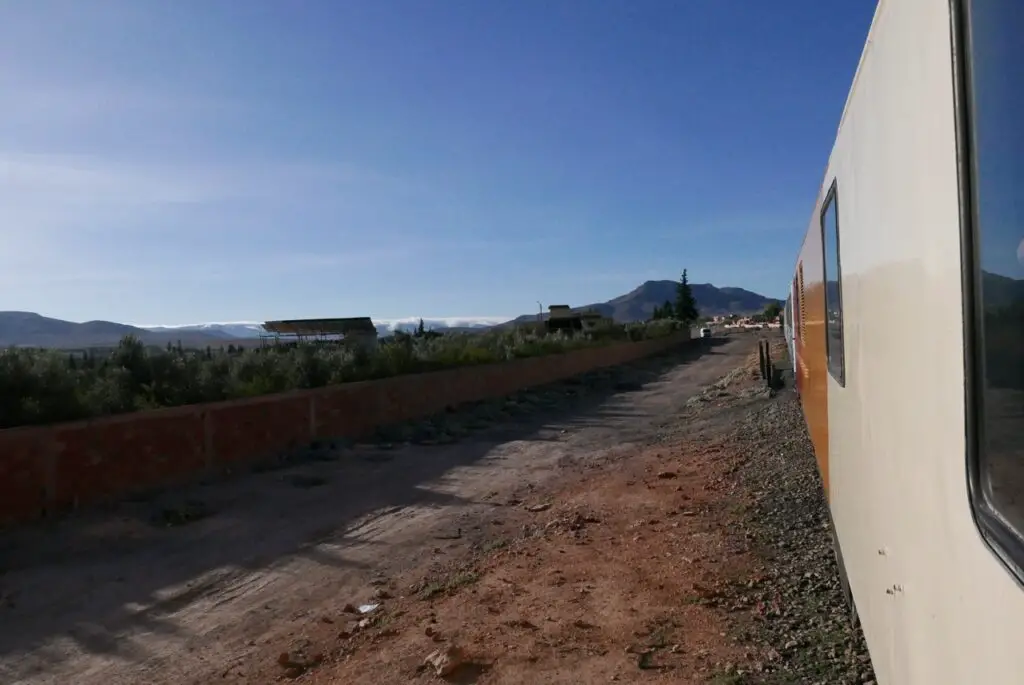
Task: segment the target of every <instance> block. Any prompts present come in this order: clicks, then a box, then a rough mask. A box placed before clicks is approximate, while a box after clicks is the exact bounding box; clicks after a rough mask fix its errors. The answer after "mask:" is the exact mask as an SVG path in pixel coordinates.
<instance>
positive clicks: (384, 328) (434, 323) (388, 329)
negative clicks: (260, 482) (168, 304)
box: [139, 316, 506, 340]
mask: <svg viewBox="0 0 1024 685" xmlns="http://www.w3.org/2000/svg"><path fill="white" fill-rule="evenodd" d="M505 320H506V319H505V318H504V317H500V316H498V317H449V318H441V319H428V318H424V319H423V325H424V327H426V328H428V329H430V330H435V331H459V330H477V329H481V328H487V327H489V326H494V325H497V324H499V323H501V322H502V321H505ZM373 323H374V325H375V326H376V327H377V334H378V335H380V336H385V335H388V334H390V333H393V332H394V331H405V332H412V331H415V330H416V328H417V327H418V326H419V325H420V319H419V318H418V317H408V318H405V319H375V320H374V322H373ZM139 328H144V329H146V330H147V331H152V332H154V333H175V332H179V333H181V332H189V333H202V334H205V335H209V336H213V337H217V338H223V339H225V340H231V339H239V338H241V339H251V338H258V337H259V335H260V333H261V332H263V325H262V322H257V321H232V322H226V323H197V324H184V325H180V326H139Z"/></svg>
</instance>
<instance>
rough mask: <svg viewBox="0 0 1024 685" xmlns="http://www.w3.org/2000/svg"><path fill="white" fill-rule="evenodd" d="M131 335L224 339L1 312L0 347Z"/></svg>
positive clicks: (98, 341)
mask: <svg viewBox="0 0 1024 685" xmlns="http://www.w3.org/2000/svg"><path fill="white" fill-rule="evenodd" d="M126 335H134V336H136V337H138V338H139V339H140V340H141V341H142V342H144V343H146V344H147V345H159V346H161V347H162V346H164V345H166V344H167V343H172V344H173V343H177V342H178V341H179V340H180V341H181V344H182V345H185V346H187V347H206V346H208V345H210V346H220V345H223V344H225V339H224V338H222V337H218V336H215V335H210V334H206V333H202V332H199V331H170V332H168V331H150V330H147V329H145V328H139V327H138V326H129V325H127V324H123V323H114V322H112V321H86V322H85V323H75V322H73V321H64V320H62V319H53V318H50V317H48V316H42V315H40V314H36V313H34V312H0V347H51V348H60V349H82V348H86V347H108V346H111V345H116V344H117V343H118V342H119V341H120V340H121V338H123V337H124V336H126Z"/></svg>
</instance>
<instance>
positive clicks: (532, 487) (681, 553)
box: [0, 335, 756, 685]
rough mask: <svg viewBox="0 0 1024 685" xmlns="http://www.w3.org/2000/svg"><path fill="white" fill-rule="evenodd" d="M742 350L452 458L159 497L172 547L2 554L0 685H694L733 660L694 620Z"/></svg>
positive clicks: (729, 546)
mask: <svg viewBox="0 0 1024 685" xmlns="http://www.w3.org/2000/svg"><path fill="white" fill-rule="evenodd" d="M755 340H756V337H755V336H751V335H739V336H735V337H732V338H728V339H725V340H721V341H716V343H717V344H716V345H711V346H709V347H707V348H704V349H703V350H702V351H701V352H700V353H699V354H698V355H694V354H693V353H688V354H687V355H685V356H679V357H676V358H669V359H660V360H649V361H645V362H642V363H638V364H636V365H633V366H632V367H631V369H627V372H626V375H627V376H628V378H625V380H623V381H621V382H618V383H617V384H616V389H615V391H614V392H611V393H610V394H608V395H606V396H602V397H599V398H595V399H594V400H593V401H592V402H591V403H590V404H586V403H584V404H582V405H577V406H574V408H572V409H571V410H567V411H562V413H558V412H557V411H555V410H551V411H552V413H550V415H544V416H539V417H533V418H530V419H529V420H528V421H525V422H523V421H520V422H519V423H518V424H516V425H495V426H492V427H491V428H490V429H487V430H486V431H484V432H483V433H480V434H478V435H475V436H473V437H470V438H468V439H466V440H464V441H462V442H460V443H457V444H454V445H445V446H434V447H415V446H407V447H402V448H399V449H393V450H382V449H377V448H356V449H354V450H348V451H347V452H346V453H345V454H344V455H343V457H342V458H341V459H340V460H336V461H324V462H321V463H315V464H309V465H305V466H301V467H297V468H296V469H293V470H292V471H290V472H287V473H284V474H282V473H268V474H259V475H256V476H252V477H249V478H245V479H240V480H239V481H237V482H232V483H222V484H214V485H209V486H206V487H204V488H196V489H192V490H190V491H188V492H183V493H174V494H173V496H171V495H169V497H172V498H177V499H179V500H181V501H182V502H186V504H185V505H182V504H181V503H180V502H179V503H178V504H177V505H176V510H178V511H181V510H183V509H185V510H187V509H188V507H189V506H193V505H192V504H188V501H191V502H193V503H194V502H196V501H198V502H200V503H201V504H202V506H201V507H200V509H203V513H202V516H197V517H196V518H197V520H196V521H195V522H192V523H189V525H185V526H183V527H173V528H167V527H165V528H159V527H154V526H153V525H152V523H151V522H147V521H146V520H144V519H142V518H141V517H140V515H139V512H141V511H143V510H145V511H147V512H148V511H150V509H152V507H153V506H154V503H152V502H146V503H135V504H132V503H127V504H125V505H123V506H121V507H119V508H117V509H116V510H115V511H112V512H96V513H95V514H93V515H90V516H82V517H77V518H75V519H70V520H68V521H65V522H62V523H60V524H57V525H54V526H49V527H36V528H30V529H24V530H21V531H15V532H9V533H4V534H3V535H2V536H0V556H2V558H3V559H4V563H5V568H6V569H7V570H6V573H4V575H3V576H0V587H2V588H3V595H2V598H3V599H4V600H5V602H0V682H4V683H31V684H33V685H34V684H43V683H61V684H63V683H70V682H73V683H76V685H123V684H126V683H147V684H148V685H170V684H172V683H174V684H178V683H204V684H205V683H211V682H226V683H232V682H234V683H269V682H277V681H291V682H307V683H338V684H341V683H353V682H364V683H375V684H381V685H384V684H387V683H406V682H428V681H431V680H438V681H439V682H444V681H443V680H440V677H439V676H438V675H437V673H436V668H435V667H434V666H433V665H427V664H426V661H425V660H426V659H427V657H428V656H429V655H430V654H431V653H432V652H434V651H435V650H442V651H444V650H447V649H453V650H454V651H453V656H454V657H455V659H454V660H455V662H456V663H457V664H458V668H456V669H455V670H454V672H453V673H450V674H447V675H446V676H445V680H447V681H448V682H452V683H481V684H483V683H589V682H609V681H615V682H624V683H627V682H640V681H644V682H665V683H668V682H671V683H691V682H692V683H699V682H709V681H712V679H713V678H715V677H718V676H717V675H716V674H721V673H723V672H724V671H726V670H734V669H729V668H727V667H728V666H730V665H731V666H734V667H737V666H738V667H742V665H743V664H745V663H746V662H747V661H748V656H750V657H751V658H753V657H754V656H756V655H748V654H747V650H746V649H745V648H743V647H741V646H740V645H739V644H737V643H736V642H735V641H733V640H732V639H731V638H728V637H726V627H725V626H726V613H725V612H727V611H729V610H730V607H722V606H716V605H720V604H721V603H722V602H716V601H715V599H714V598H715V597H716V596H717V593H718V589H719V588H720V587H723V586H724V585H725V584H728V583H730V582H732V581H735V580H740V579H744V578H747V577H748V575H749V569H750V568H751V567H750V554H749V553H748V551H747V550H746V549H745V547H746V545H745V544H744V542H743V539H742V536H739V537H737V536H735V535H733V536H731V537H729V536H728V535H727V534H726V532H725V531H727V527H728V526H730V524H731V523H732V522H733V521H734V520H735V512H736V510H737V507H741V506H743V503H744V496H743V495H742V494H741V493H740V492H739V491H736V490H735V489H734V485H732V480H731V478H730V473H731V472H732V469H733V468H734V464H735V463H736V459H737V458H738V457H737V455H736V454H735V453H734V451H733V449H734V448H733V447H731V446H730V443H729V442H728V441H726V440H724V439H722V438H721V435H723V434H724V431H725V429H726V428H727V427H728V426H729V425H730V423H729V421H730V419H729V414H728V412H729V411H730V410H729V408H728V407H725V408H722V409H720V410H719V409H716V407H717V405H719V404H724V402H722V401H719V400H718V399H716V398H718V397H719V395H718V394H716V391H714V389H713V388H709V386H710V385H711V384H712V383H714V382H715V381H716V380H719V379H721V378H723V377H725V376H729V377H730V379H731V380H730V383H731V384H732V385H731V386H730V389H731V390H733V391H735V390H736V388H737V387H741V386H742V387H749V388H750V390H751V391H756V390H755V385H756V383H755V381H754V380H753V379H752V375H753V374H752V373H751V372H750V361H749V360H750V353H751V351H752V350H753V349H755ZM755 359H756V353H755ZM743 365H745V370H743V371H736V370H737V368H738V367H741V366H743ZM755 366H756V363H755ZM730 372H732V373H730ZM630 374H632V375H630ZM695 397H696V400H695ZM588 401H589V400H588ZM133 507H134V508H133ZM136 509H138V511H136ZM709 600H710V601H709ZM364 603H374V604H378V605H379V606H378V607H377V608H376V609H374V610H373V611H371V612H369V613H367V614H366V615H365V616H362V615H358V614H357V613H353V612H354V611H355V612H357V611H358V607H359V605H361V604H364ZM732 608H741V607H732ZM720 682H723V683H725V682H730V681H729V680H720Z"/></svg>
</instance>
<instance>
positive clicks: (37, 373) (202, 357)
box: [0, 321, 680, 428]
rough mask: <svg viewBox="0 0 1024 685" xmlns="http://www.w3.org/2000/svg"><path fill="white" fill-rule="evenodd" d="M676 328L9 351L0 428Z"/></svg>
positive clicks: (134, 343) (514, 355)
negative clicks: (374, 342)
mask: <svg viewBox="0 0 1024 685" xmlns="http://www.w3.org/2000/svg"><path fill="white" fill-rule="evenodd" d="M678 330H680V326H679V325H678V324H677V323H676V322H672V321H654V322H650V323H642V324H629V325H625V326H611V327H608V328H607V329H604V330H601V331H597V332H595V333H592V334H577V335H567V334H564V333H558V334H551V335H544V334H543V333H538V332H536V331H532V332H531V331H522V330H508V331H488V332H485V333H482V334H451V335H441V336H433V335H419V336H411V335H406V334H396V335H394V336H393V337H391V338H388V339H385V340H383V341H381V343H380V345H379V346H378V348H377V349H376V350H375V351H368V350H366V349H364V348H360V347H355V346H351V345H346V344H344V343H331V344H314V343H309V344H299V345H277V346H268V347H264V348H259V349H242V348H234V347H232V349H230V350H224V351H221V350H211V349H209V348H207V349H205V350H183V349H180V348H175V347H174V346H168V348H167V349H166V350H160V351H153V350H151V349H148V348H146V347H145V346H144V345H143V343H142V342H141V341H139V340H138V339H136V338H134V337H132V336H128V337H126V338H125V339H124V340H122V341H121V343H120V344H119V345H118V346H117V347H116V348H114V349H113V350H111V351H108V352H106V353H103V354H101V353H99V352H96V351H86V352H84V353H82V352H78V353H74V354H69V353H67V352H63V351H59V350H35V349H22V348H11V349H8V350H3V351H0V428H12V427H15V426H24V425H40V424H50V423H57V422H61V421H72V420H77V419H85V418H90V417H98V416H106V415H109V414H121V413H127V412H133V411H141V410H145V409H154V408H158V407H174V406H180V405H185V404H197V403H201V402H216V401H220V400H229V399H236V398H242V397H255V396H257V395H266V394H270V393H276V392H284V391H287V390H294V389H305V388H319V387H323V386H326V385H336V384H339V383H347V382H351V381H359V380H370V379H378V378H388V377H391V376H398V375H403V374H410V373H421V372H425V371H436V370H440V369H448V368H454V367H459V366H473V365H477V364H491V363H495V362H502V361H507V360H510V359H520V358H524V357H537V356H543V355H548V354H557V353H560V352H567V351H569V350H574V349H579V348H583V347H593V346H598V345H605V344H610V343H612V342H616V341H624V340H644V339H649V338H658V337H663V336H667V335H671V334H672V333H674V332H676V331H678Z"/></svg>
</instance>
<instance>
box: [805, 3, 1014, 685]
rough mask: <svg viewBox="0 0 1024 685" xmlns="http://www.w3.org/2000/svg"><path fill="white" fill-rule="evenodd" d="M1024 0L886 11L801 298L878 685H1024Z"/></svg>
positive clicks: (828, 183)
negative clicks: (1023, 570) (1023, 581)
mask: <svg viewBox="0 0 1024 685" xmlns="http://www.w3.org/2000/svg"><path fill="white" fill-rule="evenodd" d="M1022 238H1024V0H952V1H950V0H882V1H881V2H879V3H878V5H877V8H876V11H875V17H874V20H873V22H872V25H871V29H870V32H869V35H868V39H867V43H866V45H865V47H864V51H863V55H862V57H861V60H860V64H859V66H858V68H857V72H856V76H855V78H854V82H853V85H852V88H851V90H850V94H849V97H848V99H847V103H846V107H845V109H844V112H843V115H842V119H841V122H840V125H839V129H838V132H837V135H836V139H835V143H834V147H833V149H832V153H831V156H830V158H829V162H828V167H827V170H826V172H825V177H824V179H823V183H822V186H821V191H820V193H819V196H818V198H817V202H816V204H815V207H814V211H813V214H812V217H811V222H810V226H809V227H808V230H807V233H806V235H805V238H804V242H803V246H802V248H801V251H800V254H799V258H798V261H797V264H796V269H795V273H794V280H793V291H794V297H793V306H792V308H793V338H794V340H793V346H794V348H795V372H796V382H797V385H798V387H799V391H800V401H801V403H802V406H803V411H804V416H805V418H806V420H807V425H808V430H809V432H810V434H811V438H812V440H813V443H814V447H815V453H816V458H817V460H818V466H819V469H820V472H821V477H822V484H823V487H824V489H825V494H826V498H827V500H828V504H829V510H830V513H831V517H832V522H833V526H834V532H835V535H836V540H837V545H836V553H837V558H838V559H839V562H840V569H841V573H842V575H843V579H844V581H845V586H846V587H848V588H849V591H850V594H851V595H852V603H853V605H854V613H855V616H856V617H857V618H859V621H860V623H861V626H862V628H863V630H864V635H865V637H866V639H867V643H868V647H869V650H870V654H871V659H872V662H873V664H874V667H875V671H876V673H877V678H878V682H879V684H880V685H1021V684H1022V683H1024V588H1022V584H1021V582H1022V577H1024V573H1022V568H1024V280H1022V279H1024V266H1022V262H1024V243H1022V241H1021V239H1022Z"/></svg>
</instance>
